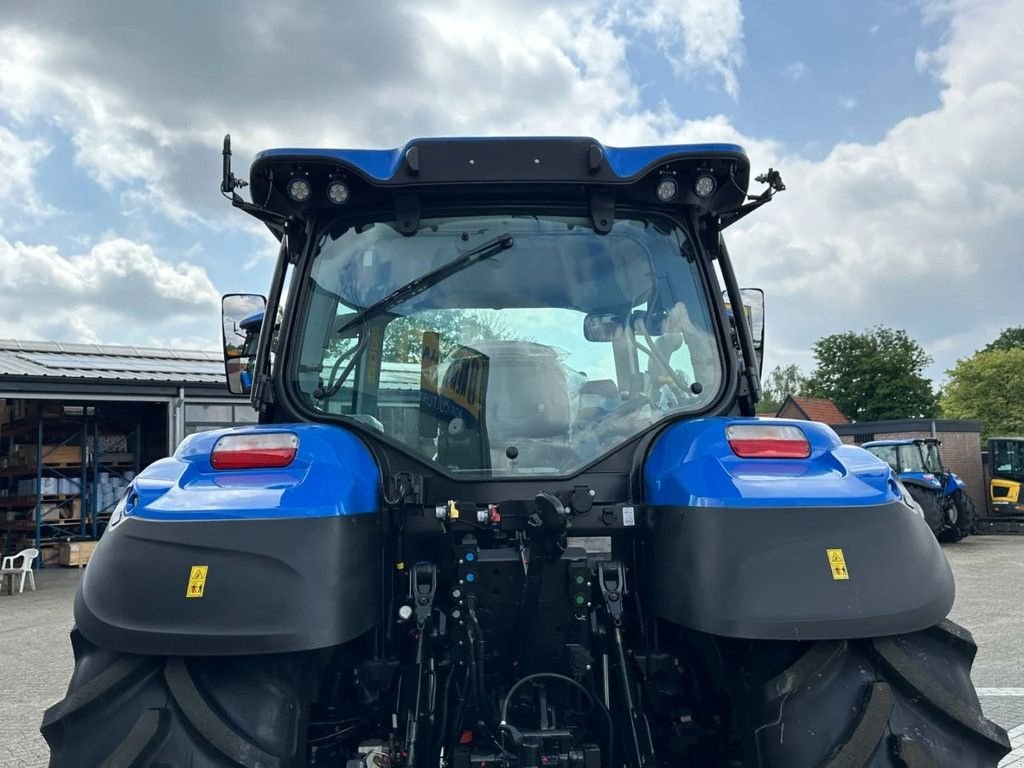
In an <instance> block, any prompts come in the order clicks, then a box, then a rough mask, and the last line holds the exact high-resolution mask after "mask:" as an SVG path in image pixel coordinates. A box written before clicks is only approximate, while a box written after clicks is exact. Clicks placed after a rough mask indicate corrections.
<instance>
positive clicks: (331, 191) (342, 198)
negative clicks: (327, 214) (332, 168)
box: [327, 181, 348, 205]
mask: <svg viewBox="0 0 1024 768" xmlns="http://www.w3.org/2000/svg"><path fill="white" fill-rule="evenodd" d="M327 199H328V200H330V201H331V202H332V203H334V204H335V205H344V204H345V203H347V202H348V186H347V185H346V184H345V182H343V181H332V182H331V183H330V184H329V185H328V187H327Z"/></svg>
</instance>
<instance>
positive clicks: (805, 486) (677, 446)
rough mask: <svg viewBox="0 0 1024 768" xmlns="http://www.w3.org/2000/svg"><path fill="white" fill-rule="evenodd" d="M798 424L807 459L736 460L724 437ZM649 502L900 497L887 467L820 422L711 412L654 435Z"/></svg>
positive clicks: (774, 503) (801, 502)
mask: <svg viewBox="0 0 1024 768" xmlns="http://www.w3.org/2000/svg"><path fill="white" fill-rule="evenodd" d="M750 423H762V424H779V425H787V426H794V427H797V428H798V429H799V430H801V431H802V432H803V433H804V435H805V436H806V437H807V441H808V443H809V444H810V449H811V452H810V456H809V457H808V458H806V459H742V458H740V457H738V456H736V455H735V454H734V453H733V451H732V448H730V447H729V442H728V440H727V439H726V432H725V431H726V428H727V427H728V426H729V425H730V424H750ZM644 478H645V490H646V499H647V502H648V503H649V504H672V505H684V506H690V507H765V506H767V507H813V506H848V505H869V504H885V503H888V502H892V501H895V500H897V499H899V498H900V491H899V488H898V487H897V486H896V484H895V483H894V482H893V481H892V470H891V469H890V468H889V465H888V464H886V463H885V462H884V461H882V460H881V459H879V458H877V457H876V456H874V455H873V454H871V453H869V452H868V451H865V450H863V449H862V448H857V447H855V446H850V445H844V444H843V443H842V442H841V441H840V440H839V437H838V436H837V435H836V433H835V432H833V431H832V430H831V429H830V428H829V427H827V426H825V425H824V424H818V423H817V422H810V421H792V420H786V419H738V418H710V419H698V420H694V421H687V422H682V423H680V424H676V425H674V426H672V427H670V428H669V429H668V430H666V431H665V433H664V434H663V435H662V436H661V437H660V438H659V439H658V441H657V443H656V444H655V446H654V449H653V450H652V451H651V453H650V455H649V457H648V459H647V462H646V465H645V469H644Z"/></svg>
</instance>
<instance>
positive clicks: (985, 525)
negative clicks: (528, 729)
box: [976, 515, 1024, 535]
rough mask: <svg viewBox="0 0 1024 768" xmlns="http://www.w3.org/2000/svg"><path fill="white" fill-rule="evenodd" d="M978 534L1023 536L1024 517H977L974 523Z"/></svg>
mask: <svg viewBox="0 0 1024 768" xmlns="http://www.w3.org/2000/svg"><path fill="white" fill-rule="evenodd" d="M976 525H977V529H978V533H979V534H982V535H983V534H986V533H1021V534H1024V515H1000V516H999V517H979V518H978V519H977V522H976Z"/></svg>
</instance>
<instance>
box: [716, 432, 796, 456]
mask: <svg viewBox="0 0 1024 768" xmlns="http://www.w3.org/2000/svg"><path fill="white" fill-rule="evenodd" d="M725 438H726V440H728V441H729V447H730V448H732V452H733V453H735V454H736V455H737V456H739V457H740V458H742V459H806V458H807V457H808V456H810V455H811V444H810V443H809V442H807V435H805V434H804V432H803V430H802V429H800V428H799V427H793V426H790V425H788V424H732V425H730V426H728V427H726V429H725Z"/></svg>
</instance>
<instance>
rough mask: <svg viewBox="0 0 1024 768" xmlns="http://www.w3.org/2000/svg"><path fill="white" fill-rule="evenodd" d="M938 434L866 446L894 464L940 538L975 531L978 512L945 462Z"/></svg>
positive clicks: (947, 539) (964, 534)
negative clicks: (945, 465)
mask: <svg viewBox="0 0 1024 768" xmlns="http://www.w3.org/2000/svg"><path fill="white" fill-rule="evenodd" d="M941 444H942V441H941V440H939V439H938V438H934V437H932V438H913V439H905V440H875V441H872V442H870V443H864V445H863V446H862V447H863V448H865V449H867V450H868V451H870V452H871V453H873V454H874V455H875V456H877V457H878V458H880V459H882V460H883V461H884V462H886V463H887V464H888V465H889V466H891V467H892V468H893V469H894V470H895V471H896V473H897V475H898V476H899V478H900V481H901V482H902V483H903V484H904V485H905V486H906V488H907V490H908V491H910V494H911V496H913V497H914V500H915V501H916V502H917V503H918V504H920V505H921V510H922V512H923V513H924V518H925V521H926V522H927V523H928V527H929V528H931V529H932V532H933V533H934V534H935V535H936V536H937V537H938V538H939V539H940V540H941V541H950V542H953V541H959V540H960V539H962V538H963V537H964V536H968V535H970V534H971V533H974V532H975V526H976V524H977V512H976V510H975V506H974V501H973V500H972V499H971V497H970V495H969V494H968V493H967V489H966V487H965V485H964V481H963V480H961V479H960V478H959V477H958V476H957V475H956V474H955V473H954V472H951V471H950V470H948V469H946V468H945V467H944V466H943V464H942V457H941V455H940V453H939V446H940V445H941Z"/></svg>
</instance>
